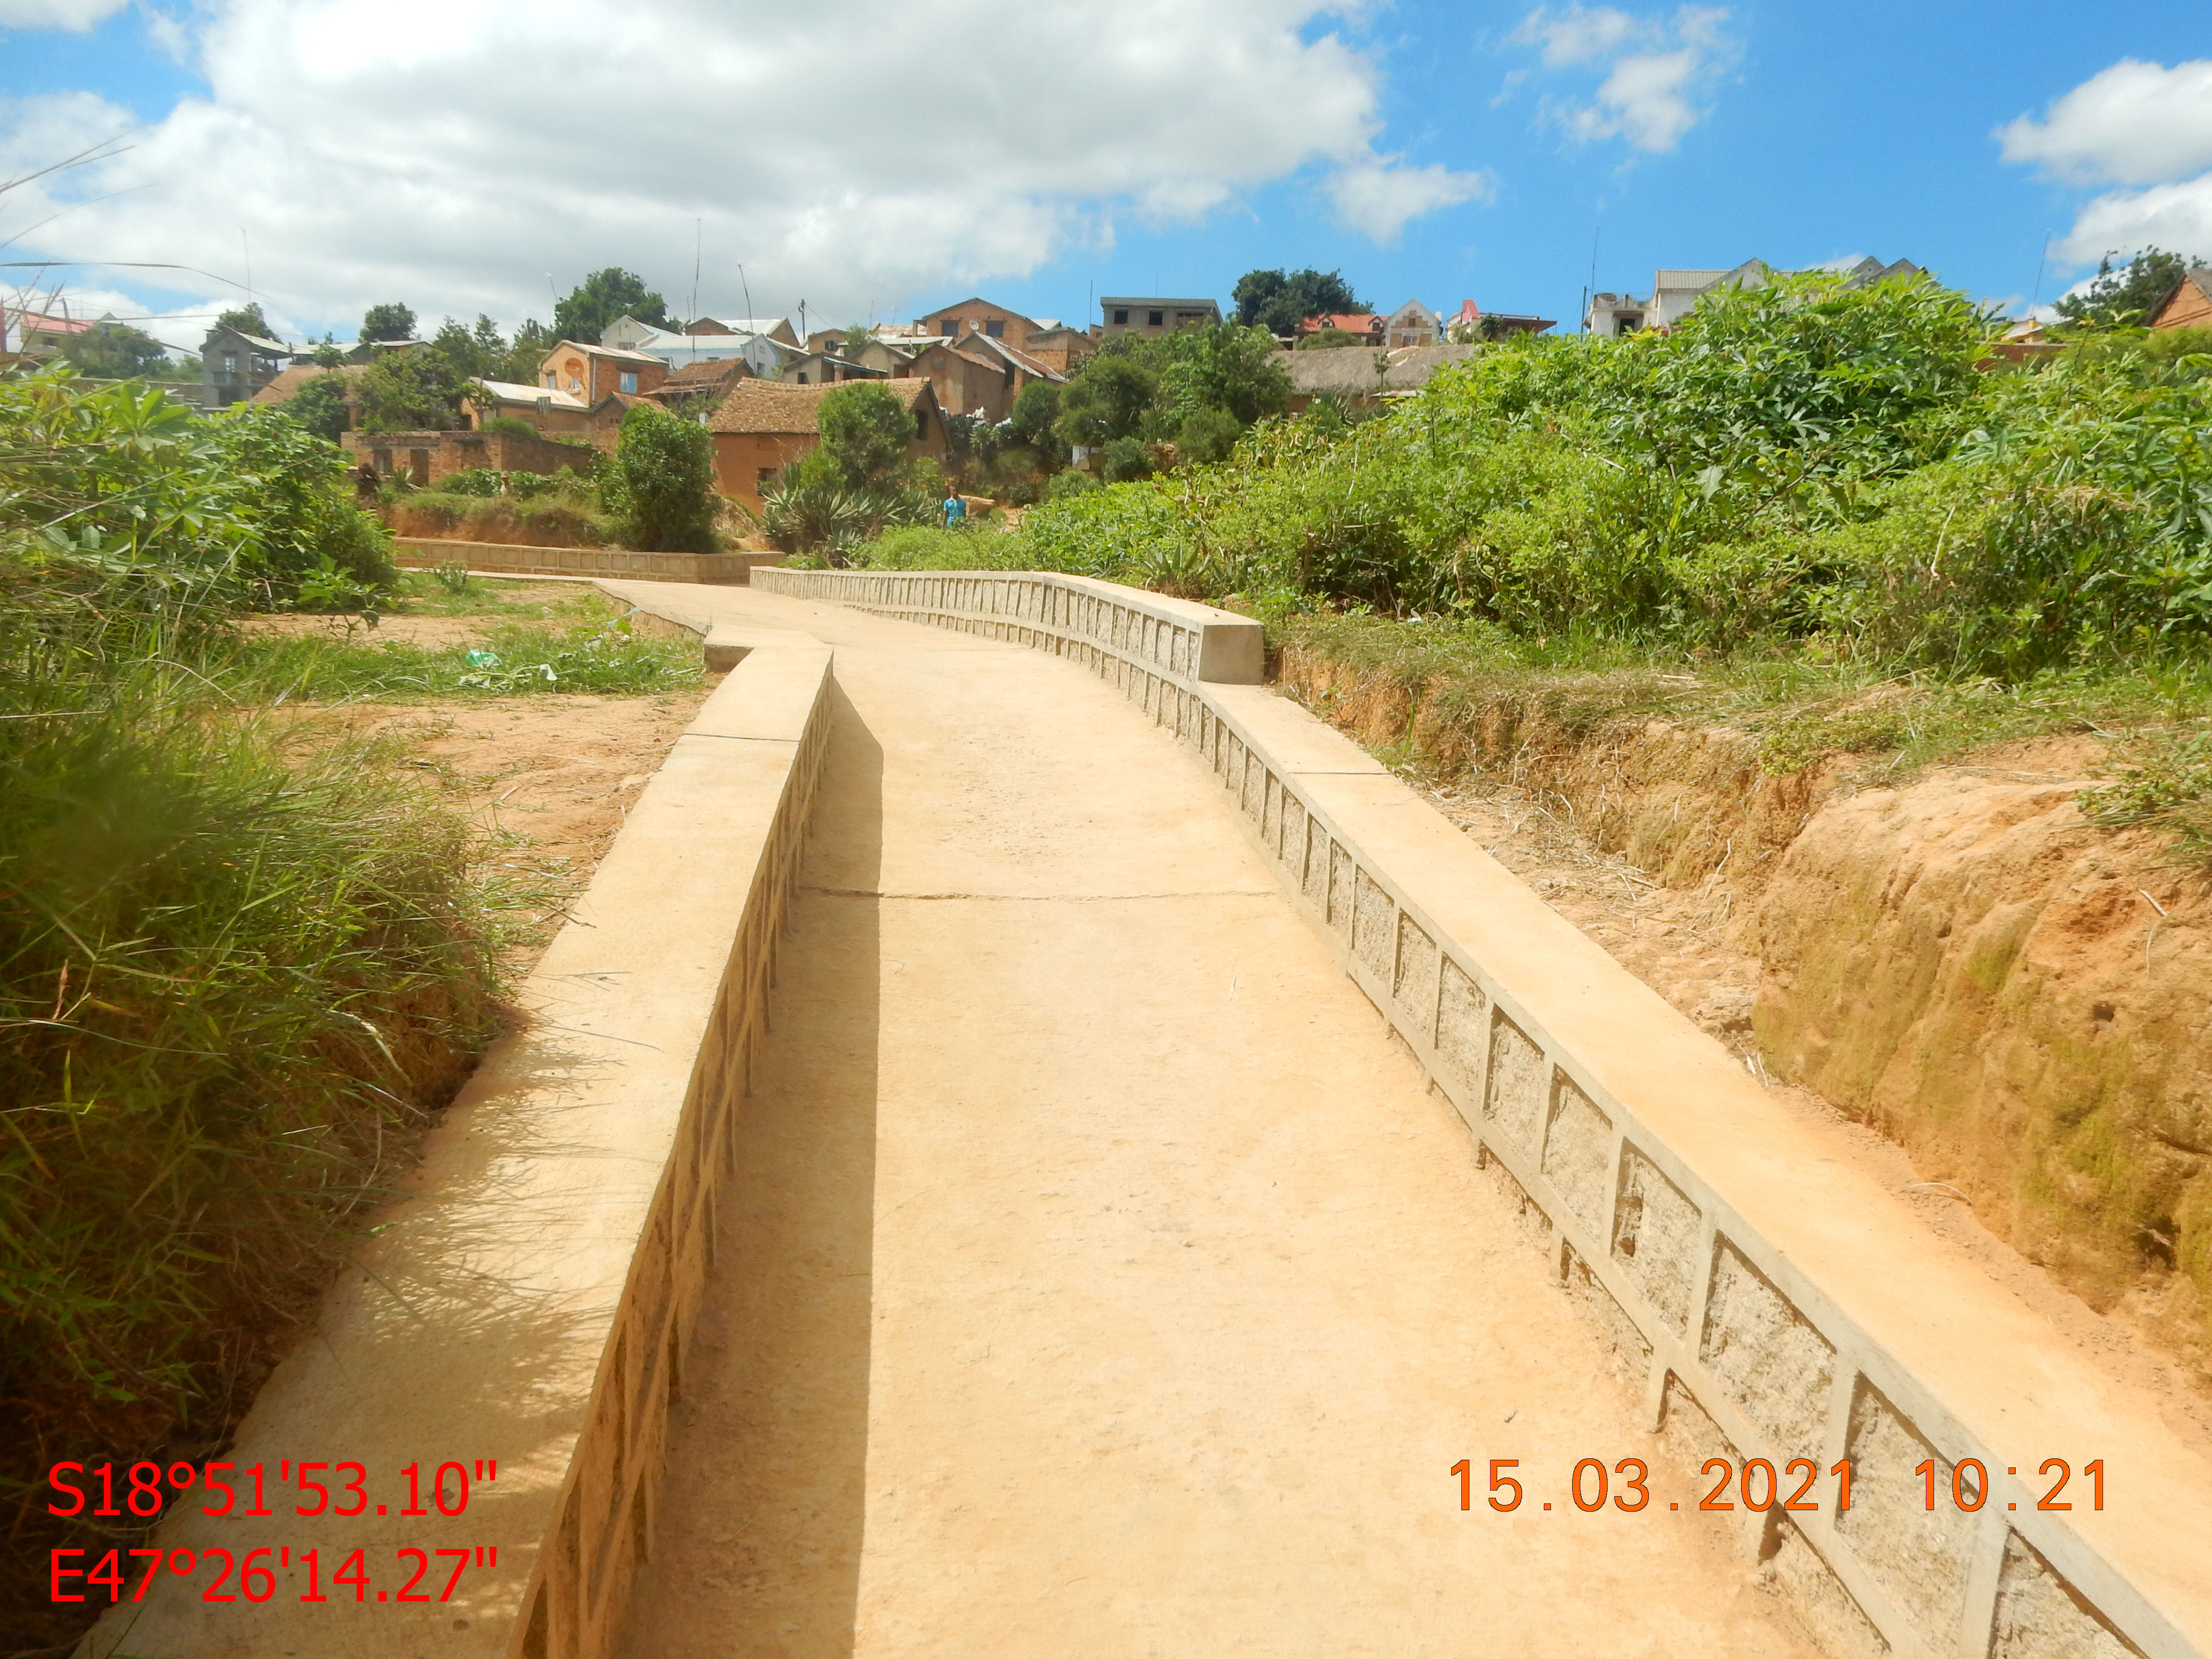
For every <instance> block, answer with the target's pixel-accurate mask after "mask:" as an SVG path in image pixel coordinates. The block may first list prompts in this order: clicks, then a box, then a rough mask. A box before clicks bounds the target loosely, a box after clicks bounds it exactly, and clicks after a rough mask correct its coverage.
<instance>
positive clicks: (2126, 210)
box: [2051, 173, 2212, 264]
mask: <svg viewBox="0 0 2212 1659" xmlns="http://www.w3.org/2000/svg"><path fill="white" fill-rule="evenodd" d="M2147 247H2162V248H2164V249H2166V251H2167V252H2169V253H2179V254H2182V255H2184V256H2185V257H2187V258H2197V259H2212V173H2206V174H2204V175H2203V177H2202V178H2199V179H2185V180H2183V181H2182V182H2180V183H2179V184H2172V185H2152V186H2151V187H2150V188H2149V189H2148V190H2116V191H2108V192H2107V193H2106V194H2105V195H2102V196H2100V197H2097V198H2096V199H2095V200H2094V201H2093V202H2091V203H2090V204H2088V205H2087V207H2085V208H2083V209H2082V210H2081V212H2080V213H2079V214H2077V215H2076V216H2075V220H2074V228H2073V230H2072V232H2071V233H2070V234H2068V235H2066V236H2063V237H2062V238H2060V239H2059V240H2058V241H2057V243H2055V244H2054V245H2053V246H2052V248H2051V252H2054V253H2056V254H2057V256H2058V257H2059V258H2062V259H2065V260H2069V261H2071V262H2072V263H2074V264H2089V263H2090V262H2091V261H2092V260H2095V259H2100V258H2104V256H2105V255H2106V254H2107V253H2116V254H2118V255H2120V256H2121V257H2122V258H2126V257H2128V256H2130V255H2132V254H2134V253H2135V252H2136V251H2137V250H2138V249H2141V248H2147Z"/></svg>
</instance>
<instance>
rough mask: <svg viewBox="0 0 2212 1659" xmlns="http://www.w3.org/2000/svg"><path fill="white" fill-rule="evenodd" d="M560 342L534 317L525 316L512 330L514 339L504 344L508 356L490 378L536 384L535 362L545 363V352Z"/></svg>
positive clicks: (526, 384) (536, 364)
mask: <svg viewBox="0 0 2212 1659" xmlns="http://www.w3.org/2000/svg"><path fill="white" fill-rule="evenodd" d="M560 343H561V342H560V337H559V336H557V335H556V334H555V333H554V332H553V331H552V330H551V329H550V328H548V327H546V326H545V325H544V324H543V323H541V322H539V321H538V319H536V318H535V317H526V318H524V319H522V322H521V325H520V326H519V327H517V328H516V330H515V331H514V338H513V339H512V340H510V341H509V342H508V343H507V355H506V356H505V357H503V358H502V359H501V364H500V372H499V373H498V374H495V375H493V376H492V379H494V380H507V381H509V382H511V383H513V385H516V386H536V385H537V384H538V364H540V363H542V362H544V361H545V354H546V353H547V352H549V351H550V350H552V349H553V348H554V347H555V346H556V345H558V344H560Z"/></svg>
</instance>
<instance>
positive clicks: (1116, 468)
mask: <svg viewBox="0 0 2212 1659" xmlns="http://www.w3.org/2000/svg"><path fill="white" fill-rule="evenodd" d="M1100 462H1101V465H1102V466H1103V470H1104V471H1105V474H1106V482H1107V483H1128V482H1129V481H1130V480H1131V479H1133V478H1142V477H1149V476H1150V475H1151V473H1152V457H1151V456H1150V455H1149V454H1147V453H1146V452H1145V446H1144V443H1143V441H1141V440H1139V439H1136V438H1115V439H1112V440H1110V441H1109V442H1108V443H1107V445H1106V453H1105V454H1104V455H1103V456H1102V457H1100Z"/></svg>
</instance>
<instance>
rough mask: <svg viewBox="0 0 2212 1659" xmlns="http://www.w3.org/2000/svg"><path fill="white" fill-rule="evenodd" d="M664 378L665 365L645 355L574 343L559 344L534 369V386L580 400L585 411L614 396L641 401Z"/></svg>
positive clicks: (642, 352) (662, 360)
mask: <svg viewBox="0 0 2212 1659" xmlns="http://www.w3.org/2000/svg"><path fill="white" fill-rule="evenodd" d="M667 378H668V363H667V361H666V360H665V359H664V358H660V357H656V356H653V354H652V353H651V352H649V351H623V350H619V349H617V348H615V347H613V346H603V345H582V344H580V343H577V342H576V341H574V340H563V341H562V342H561V343H559V344H558V345H556V346H555V347H554V348H553V349H552V350H550V351H549V352H547V353H546V354H545V356H544V357H543V358H542V359H540V360H539V362H538V385H540V386H544V388H545V389H546V390H547V391H549V392H567V393H568V395H569V396H570V397H572V398H581V399H582V400H583V402H584V404H586V406H587V407H592V406H596V405H597V404H599V401H600V400H601V399H602V398H609V397H611V396H614V395H615V394H617V393H620V394H621V395H623V396H624V397H631V398H637V397H643V396H644V395H645V394H646V393H647V392H652V391H653V390H654V389H655V388H657V387H658V386H659V385H660V383H661V382H662V381H663V380H666V379H667Z"/></svg>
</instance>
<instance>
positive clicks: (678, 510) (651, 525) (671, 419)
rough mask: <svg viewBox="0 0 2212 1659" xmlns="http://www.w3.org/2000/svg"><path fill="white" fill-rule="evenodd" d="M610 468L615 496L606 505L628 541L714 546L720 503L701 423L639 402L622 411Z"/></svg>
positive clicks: (650, 545)
mask: <svg viewBox="0 0 2212 1659" xmlns="http://www.w3.org/2000/svg"><path fill="white" fill-rule="evenodd" d="M614 473H615V477H616V480H617V490H616V493H617V495H618V498H619V499H618V500H612V499H611V500H609V501H607V506H608V507H609V509H610V510H611V511H612V512H614V513H616V514H617V516H618V517H619V519H620V520H621V522H622V525H623V532H624V540H625V542H626V543H627V544H628V545H629V546H631V547H635V548H639V549H641V550H644V551H647V552H653V553H659V552H666V553H711V552H713V551H714V549H715V547H716V546H717V543H716V541H715V539H714V519H715V516H716V513H718V511H719V510H720V499H719V498H718V497H717V496H716V495H715V493H714V440H713V439H712V438H711V437H710V436H709V435H708V432H707V428H704V427H702V426H700V425H697V424H696V423H695V422H690V421H684V420H678V418H677V417H676V416H673V415H671V414H668V413H666V412H665V410H658V409H654V408H652V407H650V406H648V405H646V404H640V405H638V406H637V407H636V408H635V409H633V410H630V411H629V414H627V415H625V416H623V423H622V437H621V440H620V442H619V444H618V446H617V448H616V451H615V460H614Z"/></svg>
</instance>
